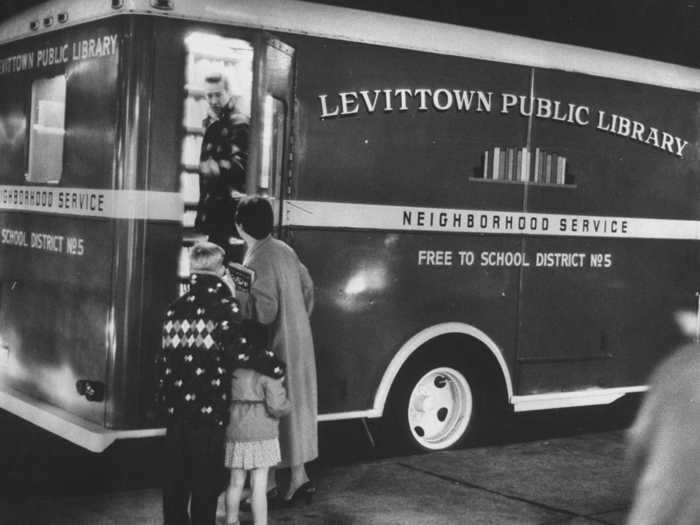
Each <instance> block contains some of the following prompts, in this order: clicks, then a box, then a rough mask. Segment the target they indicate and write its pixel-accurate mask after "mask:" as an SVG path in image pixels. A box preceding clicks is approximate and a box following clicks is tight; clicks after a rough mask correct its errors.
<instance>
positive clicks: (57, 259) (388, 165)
mask: <svg viewBox="0 0 700 525" xmlns="http://www.w3.org/2000/svg"><path fill="white" fill-rule="evenodd" d="M212 71H220V72H223V73H224V74H225V75H226V76H227V77H228V79H229V82H230V87H231V91H232V93H233V95H234V97H236V98H235V100H236V103H237V105H238V108H239V110H240V111H242V112H244V113H247V114H248V115H249V116H250V121H251V140H250V151H249V164H248V171H247V193H249V194H260V195H265V196H268V197H269V198H271V199H273V202H274V205H275V209H276V221H277V222H278V224H277V229H276V235H278V236H279V237H280V238H282V239H284V240H285V241H286V242H288V243H289V244H291V245H292V246H293V247H294V249H295V250H296V251H297V252H298V253H299V255H300V258H301V259H302V260H303V261H304V262H305V264H306V265H307V266H308V268H309V270H310V272H311V275H312V276H313V279H314V281H315V288H316V306H315V309H314V312H313V315H312V328H313V334H314V339H315V346H316V358H317V364H318V383H319V421H329V420H339V419H352V418H357V419H362V420H363V421H364V420H365V419H372V418H382V419H381V421H382V422H384V423H386V425H384V426H385V427H386V428H388V429H390V430H393V431H394V432H395V433H396V436H397V437H399V438H400V439H402V440H404V441H405V442H406V443H408V444H409V445H413V446H414V447H417V448H422V449H427V450H439V449H445V448H449V447H452V446H456V445H457V444H459V443H460V442H462V441H463V440H465V439H466V438H468V437H470V436H471V435H473V432H474V431H475V430H476V429H478V428H479V425H480V424H482V423H484V422H485V421H488V420H489V416H490V415H492V414H495V413H497V412H499V411H501V410H503V409H507V410H511V411H514V412H523V411H529V410H542V409H554V408H562V407H573V406H584V405H602V404H607V403H611V402H613V401H614V400H616V399H619V398H621V397H622V396H624V395H626V394H628V393H632V392H641V391H643V390H644V389H645V382H646V379H647V377H648V374H649V372H650V370H651V369H652V367H653V366H654V364H655V363H657V362H658V361H659V359H661V358H662V357H663V355H664V354H665V353H667V352H668V351H669V350H670V349H672V348H673V346H674V345H675V344H677V343H678V342H680V340H681V335H680V333H679V330H678V329H677V327H676V325H675V323H674V315H675V313H676V312H678V311H695V310H696V309H697V301H698V299H697V296H696V292H697V290H698V289H699V287H700V261H699V257H698V256H699V255H700V253H699V251H698V248H699V245H698V240H699V236H700V233H699V231H698V225H699V224H700V222H698V221H699V217H698V216H699V214H700V206H699V204H698V203H699V200H698V196H699V194H700V193H699V192H700V185H699V184H700V175H699V174H698V152H699V147H700V143H699V137H698V129H699V128H698V125H699V123H700V119H699V116H698V115H699V108H700V95H699V94H698V92H699V91H700V73H699V72H698V71H696V70H694V69H690V68H685V67H680V66H675V65H671V64H664V63H659V62H654V61H650V60H643V59H639V58H634V57H627V56H621V55H616V54H612V53H606V52H600V51H596V50H592V49H583V48H578V47H573V46H567V45H559V44H553V43H548V42H543V41H537V40H532V39H527V38H520V37H514V36H508V35H503V34H497V33H492V32H488V31H480V30H473V29H467V28H462V27H455V26H451V25H446V24H438V23H432V22H426V21H418V20H412V19H405V18H399V17H394V16H388V15H381V14H376V13H366V12H362V11H357V10H349V9H342V8H336V7H329V6H321V5H314V4H305V3H302V2H295V1H276V0H257V1H256V2H248V1H244V0H203V1H201V2H199V1H198V2H194V1H185V0H60V1H59V0H55V1H50V2H48V3H45V4H43V5H40V6H38V7H35V8H32V9H30V10H27V11H26V12H24V13H22V14H19V15H17V16H15V17H14V18H12V19H10V20H7V21H5V22H3V23H2V24H1V25H0V159H1V161H0V337H1V341H0V407H1V408H2V409H4V410H6V411H9V412H12V413H14V414H16V415H18V416H20V417H22V418H25V419H28V420H30V421H33V422H34V423H35V424H36V425H39V426H40V427H43V428H44V429H46V430H47V431H50V432H52V433H54V434H57V435H59V436H62V437H64V438H66V439H68V440H70V441H72V442H73V443H76V444H78V445H80V446H82V447H84V448H86V449H88V450H91V451H95V452H100V451H103V450H104V449H105V448H107V447H108V446H109V445H110V444H111V443H113V442H114V441H115V440H117V439H124V438H138V437H148V436H156V435H159V434H162V433H163V429H162V428H157V427H156V425H154V423H153V421H152V419H150V416H149V414H150V413H151V411H152V409H151V401H152V398H153V390H154V384H153V383H154V374H153V360H154V354H155V352H156V350H157V348H159V345H160V327H159V323H160V319H161V316H162V314H163V312H164V310H165V308H166V305H167V304H168V303H169V302H170V301H171V300H172V299H174V298H175V297H176V296H177V295H178V293H179V291H180V289H181V286H182V282H183V276H186V275H187V271H188V268H187V257H186V255H187V249H188V246H191V244H192V242H193V240H194V239H196V236H195V235H194V229H193V222H194V215H195V211H196V203H197V199H198V191H199V188H198V175H197V164H198V159H199V148H200V144H201V139H202V118H203V117H204V115H205V114H206V111H207V105H206V100H205V98H204V94H203V89H202V86H203V78H204V76H205V75H206V74H207V73H210V72H212Z"/></svg>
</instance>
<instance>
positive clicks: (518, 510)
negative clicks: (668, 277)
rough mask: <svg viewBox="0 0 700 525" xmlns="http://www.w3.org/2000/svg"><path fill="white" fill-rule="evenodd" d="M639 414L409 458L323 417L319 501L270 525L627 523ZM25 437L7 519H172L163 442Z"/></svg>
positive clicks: (530, 429)
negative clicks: (629, 469) (629, 445)
mask: <svg viewBox="0 0 700 525" xmlns="http://www.w3.org/2000/svg"><path fill="white" fill-rule="evenodd" d="M634 410H635V405H634V404H629V403H627V404H623V405H621V406H613V407H598V408H593V409H576V410H570V411H559V412H557V413H551V412H548V413H542V414H530V415H525V416H518V417H517V418H511V419H509V421H508V422H507V423H506V424H504V426H502V427H501V428H500V429H499V432H498V435H497V436H495V437H492V438H491V439H490V440H488V441H489V442H488V443H485V444H483V445H479V446H475V447H472V448H463V449H458V450H452V451H445V452H433V453H428V454H417V455H410V456H399V457H391V456H386V455H385V456H380V455H379V454H378V453H377V452H376V450H374V449H373V448H372V445H371V441H370V440H369V439H368V438H367V435H366V432H365V429H364V427H363V426H362V425H361V423H360V422H359V421H347V422H338V423H328V424H323V425H321V432H320V435H321V458H320V460H318V461H316V462H314V463H313V464H312V465H310V468H309V471H310V474H311V475H312V477H313V479H314V481H315V483H316V485H317V494H316V496H315V498H314V500H313V501H312V503H311V504H310V505H305V504H301V505H299V506H297V507H293V508H288V509H276V510H273V511H271V513H270V523H271V524H290V523H291V524H309V525H314V524H339V525H345V524H347V525H350V524H353V525H360V524H367V525H399V524H401V525H403V524H421V525H438V524H476V525H478V524H498V525H501V524H511V523H512V524H564V523H573V524H601V523H602V524H621V523H623V522H624V517H625V514H626V511H627V507H628V505H629V495H630V487H629V480H628V477H627V473H626V465H625V460H624V455H625V443H624V430H625V428H626V427H627V426H628V424H629V423H630V421H631V419H632V417H633V415H634ZM3 422H4V421H3V420H2V418H0V423H3ZM21 431H22V430H21V429H20V432H21ZM23 432H24V433H23V434H22V436H23V438H24V439H23V441H22V443H21V444H17V443H16V442H15V441H13V443H15V448H16V449H15V452H17V453H18V454H16V455H14V456H11V457H10V456H8V455H7V454H9V453H11V452H12V450H9V451H8V450H7V447H5V454H6V455H5V456H4V458H5V459H4V460H3V461H4V462H5V463H6V465H5V467H6V468H5V471H4V472H5V476H4V478H3V480H2V481H3V487H1V488H2V491H3V493H4V495H5V497H4V498H3V499H2V500H1V501H0V523H2V524H4V525H35V524H36V525H40V524H41V525H43V524H51V525H83V524H85V525H88V524H89V525H127V524H128V525H140V524H160V523H161V506H160V491H159V489H158V475H159V463H158V458H159V446H160V445H159V441H158V440H153V441H151V442H136V443H128V442H125V443H121V444H117V445H116V446H115V447H114V449H113V450H109V451H108V452H107V453H105V454H103V455H99V456H98V455H93V454H86V453H84V452H82V451H80V450H76V449H74V448H72V447H73V446H72V445H70V444H66V443H59V442H57V441H55V440H54V441H51V440H49V441H48V442H47V440H46V437H45V436H42V435H41V434H38V433H35V432H34V431H33V430H31V429H30V428H29V427H27V428H24V431H23ZM3 441H4V440H3ZM42 446H43V449H41V450H38V449H39V448H40V447H42ZM10 448H11V447H10ZM241 518H242V523H243V524H246V523H252V521H251V516H250V514H246V513H242V514H241ZM219 523H221V524H223V523H224V521H223V506H220V519H219Z"/></svg>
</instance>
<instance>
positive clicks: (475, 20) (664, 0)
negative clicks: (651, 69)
mask: <svg viewBox="0 0 700 525" xmlns="http://www.w3.org/2000/svg"><path fill="white" fill-rule="evenodd" d="M104 1H107V0H104ZM174 1H175V3H176V4H177V2H193V1H197V0H174ZM40 3H42V0H0V19H3V18H6V17H7V16H9V15H11V14H12V13H15V12H17V11H21V10H23V9H26V8H28V7H30V6H33V5H36V4H40ZM316 3H323V4H331V5H338V6H344V7H353V8H357V9H365V10H371V11H378V12H383V13H391V14H397V15H403V16H410V17H414V18H425V19H429V20H436V21H440V22H449V23H453V24H458V25H464V26H469V27H477V28H481V29H490V30H494V31H500V32H504V33H511V34H518V35H523V36H529V37H533V38H540V39H543V40H551V41H556V42H563V43H567V44H575V45H580V46H585V47H592V48H597V49H604V50H607V51H615V52H619V53H625V54H631V55H636V56H641V57H645V58H652V59H655V60H661V61H665V62H674V63H678V64H683V65H687V66H691V67H700V45H699V44H700V31H698V28H699V27H700V24H699V22H700V16H699V15H698V10H699V9H700V7H698V4H700V0H439V1H435V0H433V1H430V0H427V1H426V0H420V1H413V0H316Z"/></svg>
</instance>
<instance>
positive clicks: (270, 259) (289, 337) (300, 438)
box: [235, 197, 318, 503]
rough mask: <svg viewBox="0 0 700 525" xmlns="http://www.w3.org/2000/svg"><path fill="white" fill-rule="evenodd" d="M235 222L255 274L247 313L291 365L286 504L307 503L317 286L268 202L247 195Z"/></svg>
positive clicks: (313, 453)
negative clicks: (276, 230)
mask: <svg viewBox="0 0 700 525" xmlns="http://www.w3.org/2000/svg"><path fill="white" fill-rule="evenodd" d="M235 222H236V228H237V229H238V232H239V234H240V235H241V238H242V239H243V240H244V241H246V244H247V251H246V255H245V258H244V260H243V264H244V265H245V266H247V267H248V268H249V269H251V270H253V272H255V275H254V278H253V282H252V286H251V289H250V294H249V300H248V302H247V306H246V310H247V313H248V315H249V316H250V317H251V318H253V319H255V320H257V321H259V322H260V323H263V324H265V325H267V326H268V327H269V332H270V348H271V350H272V351H273V352H275V354H276V355H277V356H278V357H279V358H280V359H281V360H282V361H284V362H286V363H287V389H288V392H289V399H290V401H291V402H292V412H291V413H290V415H289V416H287V417H285V418H283V419H282V420H281V422H280V448H281V451H282V463H281V464H280V466H282V467H289V468H290V470H291V477H290V485H289V488H288V490H287V492H286V494H285V496H284V498H283V500H284V501H285V502H287V503H296V501H297V500H300V499H303V500H306V501H307V502H308V501H310V500H311V496H312V495H313V492H314V490H315V489H314V487H313V485H312V484H311V482H310V480H309V477H308V474H307V473H306V467H305V463H307V462H309V461H311V460H313V459H315V458H316V457H318V434H317V421H316V420H317V413H318V412H317V383H316V361H315V357H314V345H313V339H312V336H311V325H310V323H309V315H310V314H311V310H312V308H313V282H312V280H311V277H310V275H309V272H308V270H307V269H306V267H305V266H304V265H303V264H302V263H301V261H299V258H298V257H297V254H296V253H295V252H294V250H293V249H292V248H291V247H290V246H288V245H287V244H285V243H284V242H282V241H280V240H278V239H275V238H273V237H272V236H271V233H272V229H273V224H274V218H273V212H272V206H271V205H270V203H269V201H267V200H266V199H264V198H262V197H244V198H243V199H241V201H240V202H239V204H238V208H237V210H236V220H235ZM270 478H271V479H274V476H270Z"/></svg>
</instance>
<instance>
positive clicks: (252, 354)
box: [234, 320, 287, 379]
mask: <svg viewBox="0 0 700 525" xmlns="http://www.w3.org/2000/svg"><path fill="white" fill-rule="evenodd" d="M242 332H243V338H244V339H245V341H246V342H245V344H243V345H242V348H241V349H240V350H239V352H238V353H237V355H236V359H235V364H234V368H250V369H252V370H255V371H256V372H259V373H261V374H263V375H266V376H269V377H273V378H275V379H279V378H281V377H284V374H285V371H286V368H287V367H286V365H285V363H284V362H283V361H282V360H280V359H279V358H277V357H276V356H275V354H274V353H273V352H272V351H270V350H269V348H268V330H267V326H265V325H264V324H261V323H258V322H256V321H251V320H246V321H243V325H242Z"/></svg>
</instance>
